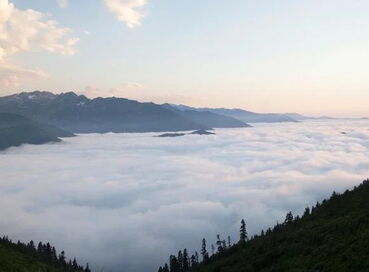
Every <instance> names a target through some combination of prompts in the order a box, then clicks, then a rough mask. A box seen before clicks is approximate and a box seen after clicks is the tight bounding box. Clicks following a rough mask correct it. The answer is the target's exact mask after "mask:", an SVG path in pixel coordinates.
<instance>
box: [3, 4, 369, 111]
mask: <svg viewBox="0 0 369 272" xmlns="http://www.w3.org/2000/svg"><path fill="white" fill-rule="evenodd" d="M32 90H48V91H52V92H56V93H60V92H66V91H75V92H77V93H81V94H82V93H83V94H86V95H87V96H89V97H96V96H119V97H126V98H131V99H137V100H140V101H154V102H158V103H162V102H170V103H182V104H187V105H192V106H209V107H239V108H244V109H248V110H253V111H258V112H299V113H303V114H313V115H335V116H359V117H360V116H369V107H368V103H369V1H367V0H365V1H364V0H362V1H360V0H345V1H343V0H324V1H321V0H299V1H296V0H253V1H249V0H185V1H183V0H69V1H68V0H0V95H6V94H11V93H15V92H20V91H32Z"/></svg>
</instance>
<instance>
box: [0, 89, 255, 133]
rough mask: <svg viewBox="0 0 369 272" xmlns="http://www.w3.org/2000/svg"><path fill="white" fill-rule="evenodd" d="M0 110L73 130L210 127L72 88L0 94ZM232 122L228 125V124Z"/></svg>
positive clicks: (223, 123) (221, 121)
mask: <svg viewBox="0 0 369 272" xmlns="http://www.w3.org/2000/svg"><path fill="white" fill-rule="evenodd" d="M0 112H10V113H15V114H20V115H23V116H26V117H28V118H31V119H34V120H36V121H39V122H43V123H47V124H51V125H54V126H58V127H61V128H63V129H66V130H69V131H72V132H75V133H91V132H99V133H105V132H165V131H190V130H199V129H204V130H207V129H211V128H214V126H210V125H208V124H206V120H203V119H204V118H202V119H201V118H200V116H199V115H196V116H190V115H189V114H182V113H180V112H178V111H175V110H171V109H168V108H165V107H163V106H161V105H158V104H155V103H151V102H144V103H141V102H138V101H135V100H130V99H126V98H117V97H108V98H102V97H98V98H93V99H90V98H87V97H86V96H84V95H77V94H76V93H74V92H67V93H62V94H53V93H51V92H41V91H35V92H22V93H19V94H13V95H9V96H5V97H0ZM212 117H213V119H214V118H215V119H217V120H216V121H217V123H216V122H215V120H213V123H212V124H216V127H217V128H223V127H248V125H247V124H245V123H244V122H242V121H239V120H233V119H230V118H228V117H225V116H220V115H216V116H212ZM229 122H233V124H232V125H228V123H229Z"/></svg>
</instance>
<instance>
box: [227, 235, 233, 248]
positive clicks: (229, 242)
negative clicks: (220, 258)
mask: <svg viewBox="0 0 369 272" xmlns="http://www.w3.org/2000/svg"><path fill="white" fill-rule="evenodd" d="M231 246H232V242H231V236H228V248H230V247H231Z"/></svg>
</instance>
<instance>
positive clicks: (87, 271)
mask: <svg viewBox="0 0 369 272" xmlns="http://www.w3.org/2000/svg"><path fill="white" fill-rule="evenodd" d="M85 272H91V270H90V267H89V265H88V263H87V264H86V268H85ZM168 272H169V271H168Z"/></svg>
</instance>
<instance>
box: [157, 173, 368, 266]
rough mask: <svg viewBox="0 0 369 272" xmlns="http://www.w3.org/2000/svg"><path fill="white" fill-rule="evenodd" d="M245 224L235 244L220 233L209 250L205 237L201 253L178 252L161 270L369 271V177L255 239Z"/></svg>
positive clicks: (287, 219) (288, 216) (262, 232)
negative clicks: (215, 246)
mask: <svg viewBox="0 0 369 272" xmlns="http://www.w3.org/2000/svg"><path fill="white" fill-rule="evenodd" d="M243 223H244V221H242V224H241V228H240V239H239V242H238V243H237V244H234V245H232V244H227V243H226V242H225V241H224V240H222V239H221V238H220V237H218V241H217V242H216V244H217V249H216V253H214V254H210V253H208V249H207V247H206V241H205V240H203V243H202V244H203V247H202V249H201V254H200V255H201V257H200V258H198V257H197V256H198V254H197V253H195V254H193V255H192V257H189V255H188V253H187V250H186V251H185V252H186V255H185V256H184V254H183V251H180V252H179V254H178V255H176V256H174V255H172V256H171V257H170V260H169V263H168V264H167V265H164V266H163V267H160V268H159V272H168V271H170V272H182V271H191V272H242V271H245V272H253V271H255V272H256V271H258V272H272V271H295V272H305V271H306V272H308V271H311V272H312V271H332V272H340V271H342V272H344V271H345V272H347V271H355V272H358V271H369V180H365V181H364V182H363V183H362V184H361V185H360V186H358V187H355V188H354V189H353V190H351V191H346V192H344V193H343V194H337V193H333V194H332V196H331V198H330V199H329V200H324V201H323V202H322V203H317V204H316V205H315V206H314V207H312V208H306V210H305V212H304V214H303V215H302V216H296V217H294V216H293V215H292V213H290V212H289V213H288V214H287V216H286V219H285V221H284V222H283V223H281V224H278V225H276V226H274V228H272V229H268V230H266V231H261V233H260V234H259V235H256V236H254V237H251V239H248V238H247V230H246V224H243ZM209 255H210V256H209ZM199 259H200V260H199Z"/></svg>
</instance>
